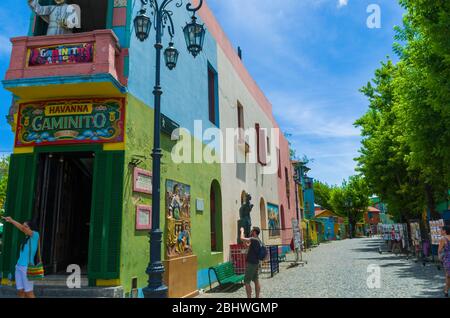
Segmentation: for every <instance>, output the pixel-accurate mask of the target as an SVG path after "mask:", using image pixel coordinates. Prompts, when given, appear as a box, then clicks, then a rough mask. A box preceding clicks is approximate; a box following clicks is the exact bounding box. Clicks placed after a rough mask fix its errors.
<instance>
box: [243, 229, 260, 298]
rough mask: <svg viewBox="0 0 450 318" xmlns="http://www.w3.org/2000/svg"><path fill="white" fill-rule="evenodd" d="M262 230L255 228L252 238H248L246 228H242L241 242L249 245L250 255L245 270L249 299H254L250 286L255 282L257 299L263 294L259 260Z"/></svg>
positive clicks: (246, 289)
mask: <svg viewBox="0 0 450 318" xmlns="http://www.w3.org/2000/svg"><path fill="white" fill-rule="evenodd" d="M260 232H261V230H260V229H259V227H256V226H255V227H253V229H252V231H251V232H250V237H249V238H246V237H245V235H244V228H241V241H242V242H243V243H244V244H245V245H247V246H248V247H249V248H248V253H247V269H246V270H245V278H244V284H245V291H246V292H247V297H248V298H252V286H251V285H250V284H251V282H252V281H253V282H254V283H255V293H256V298H259V295H260V292H261V285H260V284H259V277H258V271H259V258H258V252H259V249H260V247H261V244H262V243H261V241H260V239H259V237H258V236H259V233H260Z"/></svg>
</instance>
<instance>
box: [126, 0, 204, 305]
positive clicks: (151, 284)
mask: <svg viewBox="0 0 450 318" xmlns="http://www.w3.org/2000/svg"><path fill="white" fill-rule="evenodd" d="M172 2H173V0H162V2H161V1H160V0H141V10H139V12H138V14H137V16H136V17H135V19H134V28H135V33H136V37H137V38H138V39H139V40H140V41H141V42H144V41H145V40H146V39H147V38H148V36H149V34H150V29H151V27H152V20H153V26H154V29H155V31H156V36H155V40H156V41H155V44H154V47H155V49H156V72H155V86H154V90H153V95H154V98H155V99H154V103H155V104H154V105H155V117H154V118H155V123H154V130H153V132H154V133H153V151H152V158H153V178H152V186H153V199H152V229H151V230H150V233H149V234H150V262H149V265H148V267H147V270H146V273H147V274H148V276H149V280H148V286H147V287H145V288H144V289H143V293H144V297H145V298H166V297H167V291H168V288H167V286H166V285H165V284H164V282H163V274H164V265H163V264H162V262H161V244H162V235H163V232H162V231H161V229H160V228H159V227H160V211H161V210H160V206H161V202H160V200H161V194H160V193H161V157H162V150H161V147H160V128H161V123H160V121H161V95H162V94H163V91H162V88H161V51H162V49H163V45H162V43H161V42H162V37H163V33H164V30H165V29H166V27H167V31H168V34H169V35H170V39H171V40H170V43H169V46H168V47H167V48H166V49H165V51H164V60H165V64H166V66H167V67H168V68H169V70H173V69H174V68H175V67H176V64H177V61H178V55H179V52H178V50H177V49H176V48H175V47H174V43H173V37H174V34H175V28H174V24H173V20H172V15H173V12H172V11H171V10H169V9H168V5H169V4H170V3H172ZM182 5H183V0H179V1H178V2H177V3H176V5H175V6H176V7H177V8H180V7H181V6H182ZM202 5H203V0H199V4H198V6H197V7H194V8H193V7H192V4H191V3H188V4H187V5H186V10H187V11H189V12H192V18H191V19H192V21H191V22H190V23H187V24H186V26H185V27H184V28H183V33H184V37H185V40H186V45H187V49H188V51H189V52H190V53H191V54H192V55H193V56H194V58H195V57H196V56H197V55H198V54H199V53H200V52H201V51H202V48H203V41H204V38H205V33H206V32H205V28H204V26H203V25H201V24H198V23H197V22H196V20H197V18H196V17H195V13H196V12H197V11H198V10H200V8H201V7H202ZM147 6H148V7H149V9H150V11H151V18H150V17H149V16H148V15H147V14H146V12H147Z"/></svg>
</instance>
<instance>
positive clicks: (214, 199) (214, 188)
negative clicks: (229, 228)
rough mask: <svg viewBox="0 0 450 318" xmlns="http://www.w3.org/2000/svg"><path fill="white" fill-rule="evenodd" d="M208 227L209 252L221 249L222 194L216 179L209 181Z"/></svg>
mask: <svg viewBox="0 0 450 318" xmlns="http://www.w3.org/2000/svg"><path fill="white" fill-rule="evenodd" d="M209 202H210V229H211V252H221V251H223V237H222V236H223V231H222V194H221V192H220V184H219V182H217V180H214V181H213V182H212V183H211V190H210V201H209Z"/></svg>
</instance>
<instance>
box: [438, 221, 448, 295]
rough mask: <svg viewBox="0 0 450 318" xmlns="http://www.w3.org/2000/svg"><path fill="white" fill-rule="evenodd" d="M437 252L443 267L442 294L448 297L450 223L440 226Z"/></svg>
mask: <svg viewBox="0 0 450 318" xmlns="http://www.w3.org/2000/svg"><path fill="white" fill-rule="evenodd" d="M438 253H439V259H440V260H441V261H442V264H443V265H444V269H445V289H444V295H445V297H448V289H449V288H450V225H445V226H444V227H443V228H442V239H441V241H440V242H439V250H438Z"/></svg>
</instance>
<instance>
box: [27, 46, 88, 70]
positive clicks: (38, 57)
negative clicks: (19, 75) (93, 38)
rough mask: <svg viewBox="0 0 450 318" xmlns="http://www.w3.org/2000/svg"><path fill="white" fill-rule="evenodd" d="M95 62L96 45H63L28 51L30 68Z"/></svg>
mask: <svg viewBox="0 0 450 318" xmlns="http://www.w3.org/2000/svg"><path fill="white" fill-rule="evenodd" d="M93 61H94V44H93V43H79V44H62V45H57V46H47V47H38V48H32V49H29V50H28V66H30V67H31V66H39V65H58V64H79V63H91V62H93Z"/></svg>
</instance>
